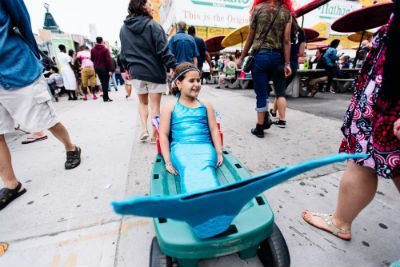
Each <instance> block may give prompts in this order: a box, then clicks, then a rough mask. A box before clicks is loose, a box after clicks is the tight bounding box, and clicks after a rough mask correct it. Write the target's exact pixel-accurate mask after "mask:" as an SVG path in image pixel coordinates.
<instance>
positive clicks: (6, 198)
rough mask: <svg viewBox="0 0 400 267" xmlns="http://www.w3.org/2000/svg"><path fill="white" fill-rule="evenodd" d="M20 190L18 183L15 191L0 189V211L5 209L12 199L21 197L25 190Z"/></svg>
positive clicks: (20, 186) (20, 185)
mask: <svg viewBox="0 0 400 267" xmlns="http://www.w3.org/2000/svg"><path fill="white" fill-rule="evenodd" d="M21 188H22V184H21V183H20V182H18V185H17V187H16V188H15V189H9V188H3V189H0V210H2V209H4V208H5V207H7V205H8V204H10V203H11V202H12V201H13V200H14V199H16V198H17V197H19V196H21V195H23V194H24V193H25V192H26V189H25V188H23V189H22V190H21Z"/></svg>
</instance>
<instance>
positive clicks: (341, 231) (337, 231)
mask: <svg viewBox="0 0 400 267" xmlns="http://www.w3.org/2000/svg"><path fill="white" fill-rule="evenodd" d="M306 212H309V213H310V214H311V216H315V217H319V218H321V219H323V220H324V222H325V224H326V226H328V228H329V229H326V228H323V227H319V226H317V225H315V224H313V223H312V222H309V221H307V220H306V219H305V218H304V215H305V213H306ZM302 217H303V220H304V221H305V222H306V223H308V224H309V225H311V226H314V227H315V228H317V229H320V230H323V231H325V232H327V233H330V234H332V235H334V236H336V237H338V238H340V239H342V240H345V241H350V240H351V236H350V238H344V237H341V236H339V235H340V234H342V235H346V234H350V230H346V229H342V228H338V227H337V226H336V225H335V224H334V223H333V222H332V215H331V214H324V213H316V212H311V211H305V212H303V216H302Z"/></svg>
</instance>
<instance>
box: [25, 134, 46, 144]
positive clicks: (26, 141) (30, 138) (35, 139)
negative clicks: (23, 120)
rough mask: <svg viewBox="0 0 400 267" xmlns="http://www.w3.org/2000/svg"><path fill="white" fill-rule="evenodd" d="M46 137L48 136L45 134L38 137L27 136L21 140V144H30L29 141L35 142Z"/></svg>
mask: <svg viewBox="0 0 400 267" xmlns="http://www.w3.org/2000/svg"><path fill="white" fill-rule="evenodd" d="M47 138H48V137H47V135H45V136H43V137H38V138H32V137H27V138H26V140H24V141H22V142H21V143H22V144H23V145H27V144H31V143H35V142H39V141H43V140H46V139H47Z"/></svg>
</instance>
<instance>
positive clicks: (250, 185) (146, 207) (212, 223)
mask: <svg viewBox="0 0 400 267" xmlns="http://www.w3.org/2000/svg"><path fill="white" fill-rule="evenodd" d="M365 157H366V155H365V154H354V155H350V154H344V153H342V154H336V155H332V156H329V157H325V158H321V159H317V160H312V161H308V162H304V163H300V164H298V165H295V166H292V167H281V168H277V169H275V170H272V171H269V172H267V173H264V174H261V175H258V176H255V177H253V178H250V179H247V180H243V181H239V182H237V183H233V184H230V185H226V186H221V187H218V188H215V189H211V190H206V191H203V192H197V193H193V194H184V195H176V196H167V197H160V196H147V197H136V198H133V199H130V200H124V201H121V202H113V203H112V205H113V207H114V210H115V212H116V213H119V214H124V215H137V216H143V217H157V218H169V219H174V220H179V221H185V222H186V223H188V224H189V225H190V226H191V227H192V229H193V232H194V233H195V234H196V236H197V237H198V238H200V239H205V238H210V237H213V236H216V235H218V234H220V233H223V232H224V231H225V230H227V229H228V227H229V225H230V224H231V223H232V221H233V219H234V218H235V217H236V215H238V214H239V212H240V210H241V209H242V208H243V207H244V206H245V205H246V204H247V203H248V202H249V201H250V200H251V199H253V198H254V197H255V196H257V195H259V194H261V193H263V192H264V191H266V190H268V189H270V188H272V187H274V186H276V185H278V184H280V183H282V182H284V181H287V180H288V179H290V178H293V177H295V176H297V175H299V174H302V173H304V172H307V171H310V170H312V169H316V168H319V167H322V166H325V165H329V164H332V163H337V162H342V161H345V160H348V159H362V158H365Z"/></svg>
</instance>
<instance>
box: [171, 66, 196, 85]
mask: <svg viewBox="0 0 400 267" xmlns="http://www.w3.org/2000/svg"><path fill="white" fill-rule="evenodd" d="M190 71H197V72H198V73H200V70H199V69H198V68H193V67H191V68H188V69H186V70H184V71H182V72H181V73H179V74H178V76H176V77H175V79H174V80H173V81H172V83H173V84H175V85H176V81H177V80H178V79H179V78H180V77H182V76H183V75H185V74H186V73H188V72H190Z"/></svg>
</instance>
